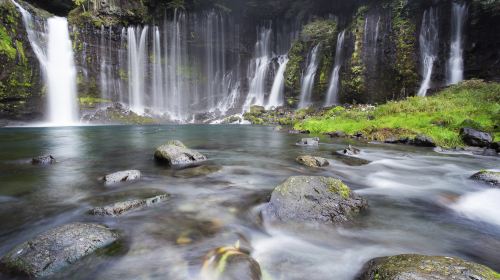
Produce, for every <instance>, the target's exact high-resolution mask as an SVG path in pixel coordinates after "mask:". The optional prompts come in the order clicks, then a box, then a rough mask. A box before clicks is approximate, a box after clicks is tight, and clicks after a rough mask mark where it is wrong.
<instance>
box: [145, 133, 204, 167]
mask: <svg viewBox="0 0 500 280" xmlns="http://www.w3.org/2000/svg"><path fill="white" fill-rule="evenodd" d="M154 157H155V159H156V161H158V162H160V163H165V164H167V165H169V166H171V167H174V168H184V167H190V166H196V165H199V164H201V163H202V162H204V161H206V160H207V157H206V156H204V155H202V154H201V153H199V152H197V151H193V150H191V149H188V148H186V146H185V145H184V144H183V143H182V142H180V141H178V140H174V141H169V142H167V143H165V144H163V145H161V146H159V147H158V148H156V150H155V153H154Z"/></svg>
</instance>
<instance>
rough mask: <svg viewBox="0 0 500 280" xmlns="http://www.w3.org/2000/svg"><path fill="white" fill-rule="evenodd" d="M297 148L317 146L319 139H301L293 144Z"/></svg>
mask: <svg viewBox="0 0 500 280" xmlns="http://www.w3.org/2000/svg"><path fill="white" fill-rule="evenodd" d="M295 145H297V146H318V145H319V138H318V137H315V138H302V139H300V140H299V141H297V143H295Z"/></svg>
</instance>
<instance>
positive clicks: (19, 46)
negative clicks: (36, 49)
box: [16, 40, 28, 64]
mask: <svg viewBox="0 0 500 280" xmlns="http://www.w3.org/2000/svg"><path fill="white" fill-rule="evenodd" d="M16 50H17V52H18V53H19V57H20V58H21V62H22V64H26V63H27V62H28V60H27V59H26V54H25V53H24V47H23V43H22V42H20V41H18V40H16Z"/></svg>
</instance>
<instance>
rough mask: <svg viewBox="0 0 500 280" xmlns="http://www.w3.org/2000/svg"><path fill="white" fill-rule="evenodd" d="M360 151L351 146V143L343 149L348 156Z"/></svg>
mask: <svg viewBox="0 0 500 280" xmlns="http://www.w3.org/2000/svg"><path fill="white" fill-rule="evenodd" d="M360 152H361V150H360V149H358V148H356V147H353V146H351V145H349V146H347V147H346V148H345V149H344V155H348V156H354V155H358V154H359V153H360Z"/></svg>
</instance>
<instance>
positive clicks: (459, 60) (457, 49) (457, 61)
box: [447, 2, 467, 85]
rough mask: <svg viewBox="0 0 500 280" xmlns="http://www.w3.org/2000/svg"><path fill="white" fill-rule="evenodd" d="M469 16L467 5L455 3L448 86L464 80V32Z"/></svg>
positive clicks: (452, 19)
mask: <svg viewBox="0 0 500 280" xmlns="http://www.w3.org/2000/svg"><path fill="white" fill-rule="evenodd" d="M466 16H467V6H466V4H465V3H462V4H459V3H456V2H453V4H452V13H451V45H450V57H449V59H448V69H447V70H448V74H447V84H448V85H452V84H457V83H459V82H461V81H462V80H463V78H464V59H463V44H464V42H463V30H464V25H465V19H466Z"/></svg>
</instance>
